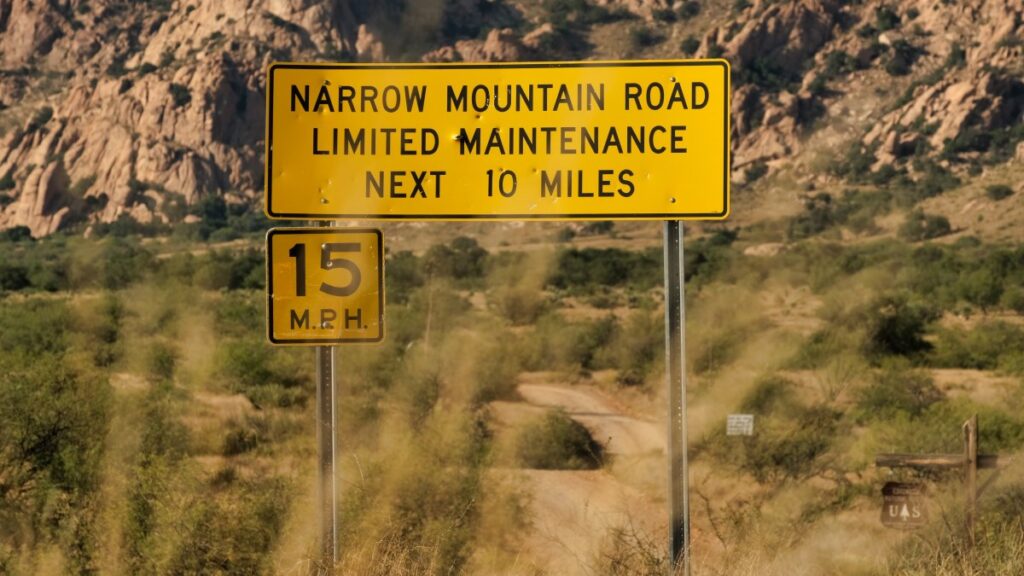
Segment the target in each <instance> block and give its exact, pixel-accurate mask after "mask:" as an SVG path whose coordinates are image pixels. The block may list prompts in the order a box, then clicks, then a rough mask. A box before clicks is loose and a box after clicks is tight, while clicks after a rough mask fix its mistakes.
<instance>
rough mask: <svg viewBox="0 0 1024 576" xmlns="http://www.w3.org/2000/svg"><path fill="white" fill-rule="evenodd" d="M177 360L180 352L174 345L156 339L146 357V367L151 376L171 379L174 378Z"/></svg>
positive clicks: (158, 378) (159, 378)
mask: <svg viewBox="0 0 1024 576" xmlns="http://www.w3.org/2000/svg"><path fill="white" fill-rule="evenodd" d="M177 360H178V353H177V351H176V350H175V349H174V348H173V347H172V346H170V345H169V344H167V343H165V342H161V341H159V340H156V341H154V342H153V343H152V344H150V346H149V354H148V356H147V358H146V369H147V372H148V373H149V376H150V378H153V379H156V380H171V379H172V378H174V368H175V365H176V364H177Z"/></svg>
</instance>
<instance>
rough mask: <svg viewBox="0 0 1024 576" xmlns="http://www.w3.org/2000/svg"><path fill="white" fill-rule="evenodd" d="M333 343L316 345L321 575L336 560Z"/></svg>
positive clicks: (329, 573) (331, 571)
mask: <svg viewBox="0 0 1024 576" xmlns="http://www.w3.org/2000/svg"><path fill="white" fill-rule="evenodd" d="M336 351H337V350H336V348H335V347H334V346H317V347H316V382H317V387H316V405H317V415H316V424H317V426H316V436H317V445H318V447H319V462H320V465H319V475H318V478H319V483H318V489H317V492H318V496H319V497H318V501H319V503H320V506H319V508H320V510H319V516H320V565H321V569H320V570H319V571H318V573H319V574H321V575H323V576H333V575H334V565H335V564H337V562H338V471H337V462H338V459H337V453H338V442H337V438H338V426H337V411H336V410H335V400H336V394H335V392H334V374H335V369H336V368H337V358H336V357H335V352H336Z"/></svg>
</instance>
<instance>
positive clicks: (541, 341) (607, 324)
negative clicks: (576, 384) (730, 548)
mask: <svg viewBox="0 0 1024 576" xmlns="http://www.w3.org/2000/svg"><path fill="white" fill-rule="evenodd" d="M618 329H619V326H618V323H617V322H616V320H615V317H614V316H612V315H608V316H606V317H604V318H601V319H598V320H584V321H576V322H570V321H569V320H568V319H566V318H564V317H563V316H561V315H560V314H557V313H554V314H545V315H543V316H541V317H540V318H539V319H538V320H537V323H536V326H535V328H534V330H533V332H532V333H530V334H527V335H525V336H524V337H523V339H522V340H521V341H520V345H519V347H520V349H522V355H523V363H524V368H526V369H527V370H573V369H579V368H584V369H595V368H599V367H600V364H599V363H598V362H597V361H596V359H597V356H598V354H599V351H600V350H601V349H602V348H603V347H605V346H607V345H608V343H609V342H610V341H611V339H612V337H613V336H614V334H615V332H616V330H618Z"/></svg>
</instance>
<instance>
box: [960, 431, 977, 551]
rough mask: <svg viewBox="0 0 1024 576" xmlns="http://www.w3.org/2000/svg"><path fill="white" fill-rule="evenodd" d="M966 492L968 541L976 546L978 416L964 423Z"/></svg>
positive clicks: (965, 509) (965, 512) (965, 510)
mask: <svg viewBox="0 0 1024 576" xmlns="http://www.w3.org/2000/svg"><path fill="white" fill-rule="evenodd" d="M963 430H964V491H965V492H966V493H967V506H966V507H965V508H964V516H965V520H966V522H967V540H968V542H970V545H971V546H972V547H973V546H974V523H975V520H976V519H977V516H978V415H977V414H975V415H974V416H972V417H971V418H970V419H969V420H968V421H967V422H964V426H963Z"/></svg>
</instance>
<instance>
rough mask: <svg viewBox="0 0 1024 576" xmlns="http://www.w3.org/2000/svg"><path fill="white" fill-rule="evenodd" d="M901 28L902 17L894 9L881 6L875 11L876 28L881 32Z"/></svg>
mask: <svg viewBox="0 0 1024 576" xmlns="http://www.w3.org/2000/svg"><path fill="white" fill-rule="evenodd" d="M899 27H900V15H899V14H897V13H896V11H895V10H893V9H892V8H890V7H888V6H886V5H884V4H883V5H881V6H879V7H878V8H876V9H875V28H876V29H877V30H878V31H879V32H885V31H886V30H894V29H896V28H899Z"/></svg>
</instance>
